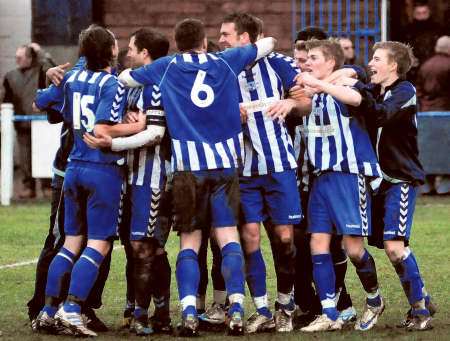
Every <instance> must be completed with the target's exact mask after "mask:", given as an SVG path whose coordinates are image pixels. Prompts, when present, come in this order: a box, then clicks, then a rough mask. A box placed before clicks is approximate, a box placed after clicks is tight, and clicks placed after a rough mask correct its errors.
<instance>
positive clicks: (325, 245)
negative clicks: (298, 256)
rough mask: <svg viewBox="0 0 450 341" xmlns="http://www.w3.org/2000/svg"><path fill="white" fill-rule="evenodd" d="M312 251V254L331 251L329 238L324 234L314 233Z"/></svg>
mask: <svg viewBox="0 0 450 341" xmlns="http://www.w3.org/2000/svg"><path fill="white" fill-rule="evenodd" d="M310 246H311V253H312V254H316V255H317V254H322V253H329V252H330V242H329V238H326V237H325V236H323V235H322V234H316V233H313V234H312V235H311V241H310Z"/></svg>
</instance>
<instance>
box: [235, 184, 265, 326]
mask: <svg viewBox="0 0 450 341" xmlns="http://www.w3.org/2000/svg"><path fill="white" fill-rule="evenodd" d="M263 182H264V176H254V177H244V176H241V177H240V181H239V186H240V196H241V214H242V216H241V222H242V225H241V227H240V234H241V240H242V247H243V251H244V254H245V270H246V271H245V273H246V280H247V285H248V287H249V289H250V294H251V296H252V299H253V303H254V304H255V307H256V313H254V314H252V315H251V316H250V317H249V319H248V321H247V325H246V331H247V333H254V332H257V331H260V330H265V329H271V328H273V327H274V320H273V315H272V312H271V311H270V309H269V302H268V299H267V287H266V264H265V262H264V258H263V255H262V252H261V235H260V222H261V221H263V220H264V214H263V210H264V199H263V195H262V188H261V184H262V183H263Z"/></svg>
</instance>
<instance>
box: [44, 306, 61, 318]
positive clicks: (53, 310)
mask: <svg viewBox="0 0 450 341" xmlns="http://www.w3.org/2000/svg"><path fill="white" fill-rule="evenodd" d="M57 310H58V307H54V306H52V305H48V304H46V305H44V307H43V308H42V311H44V312H46V313H47V315H48V316H50V317H54V316H55V314H56V311H57Z"/></svg>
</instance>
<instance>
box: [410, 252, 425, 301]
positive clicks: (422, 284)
mask: <svg viewBox="0 0 450 341" xmlns="http://www.w3.org/2000/svg"><path fill="white" fill-rule="evenodd" d="M409 250H410V249H409ZM410 252H411V253H410V254H409V257H410V258H411V259H412V260H413V261H414V263H416V267H417V269H418V268H419V264H418V263H417V259H416V256H414V253H413V252H412V251H411V250H410ZM420 285H421V286H422V288H423V287H424V286H425V283H424V282H423V279H422V276H420ZM426 297H428V301H429V300H430V297H429V295H426Z"/></svg>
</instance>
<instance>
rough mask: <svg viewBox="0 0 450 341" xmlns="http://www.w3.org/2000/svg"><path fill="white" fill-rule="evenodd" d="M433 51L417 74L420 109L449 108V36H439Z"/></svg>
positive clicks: (437, 109)
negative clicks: (432, 54)
mask: <svg viewBox="0 0 450 341" xmlns="http://www.w3.org/2000/svg"><path fill="white" fill-rule="evenodd" d="M434 51H435V52H436V53H435V55H434V56H432V57H431V58H430V59H428V60H427V61H426V62H425V63H423V64H422V65H421V66H420V69H419V72H418V75H417V82H416V86H417V95H418V97H419V103H420V111H441V110H450V96H449V94H450V37H449V36H442V37H440V38H439V39H438V41H437V42H436V46H435V49H434Z"/></svg>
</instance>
